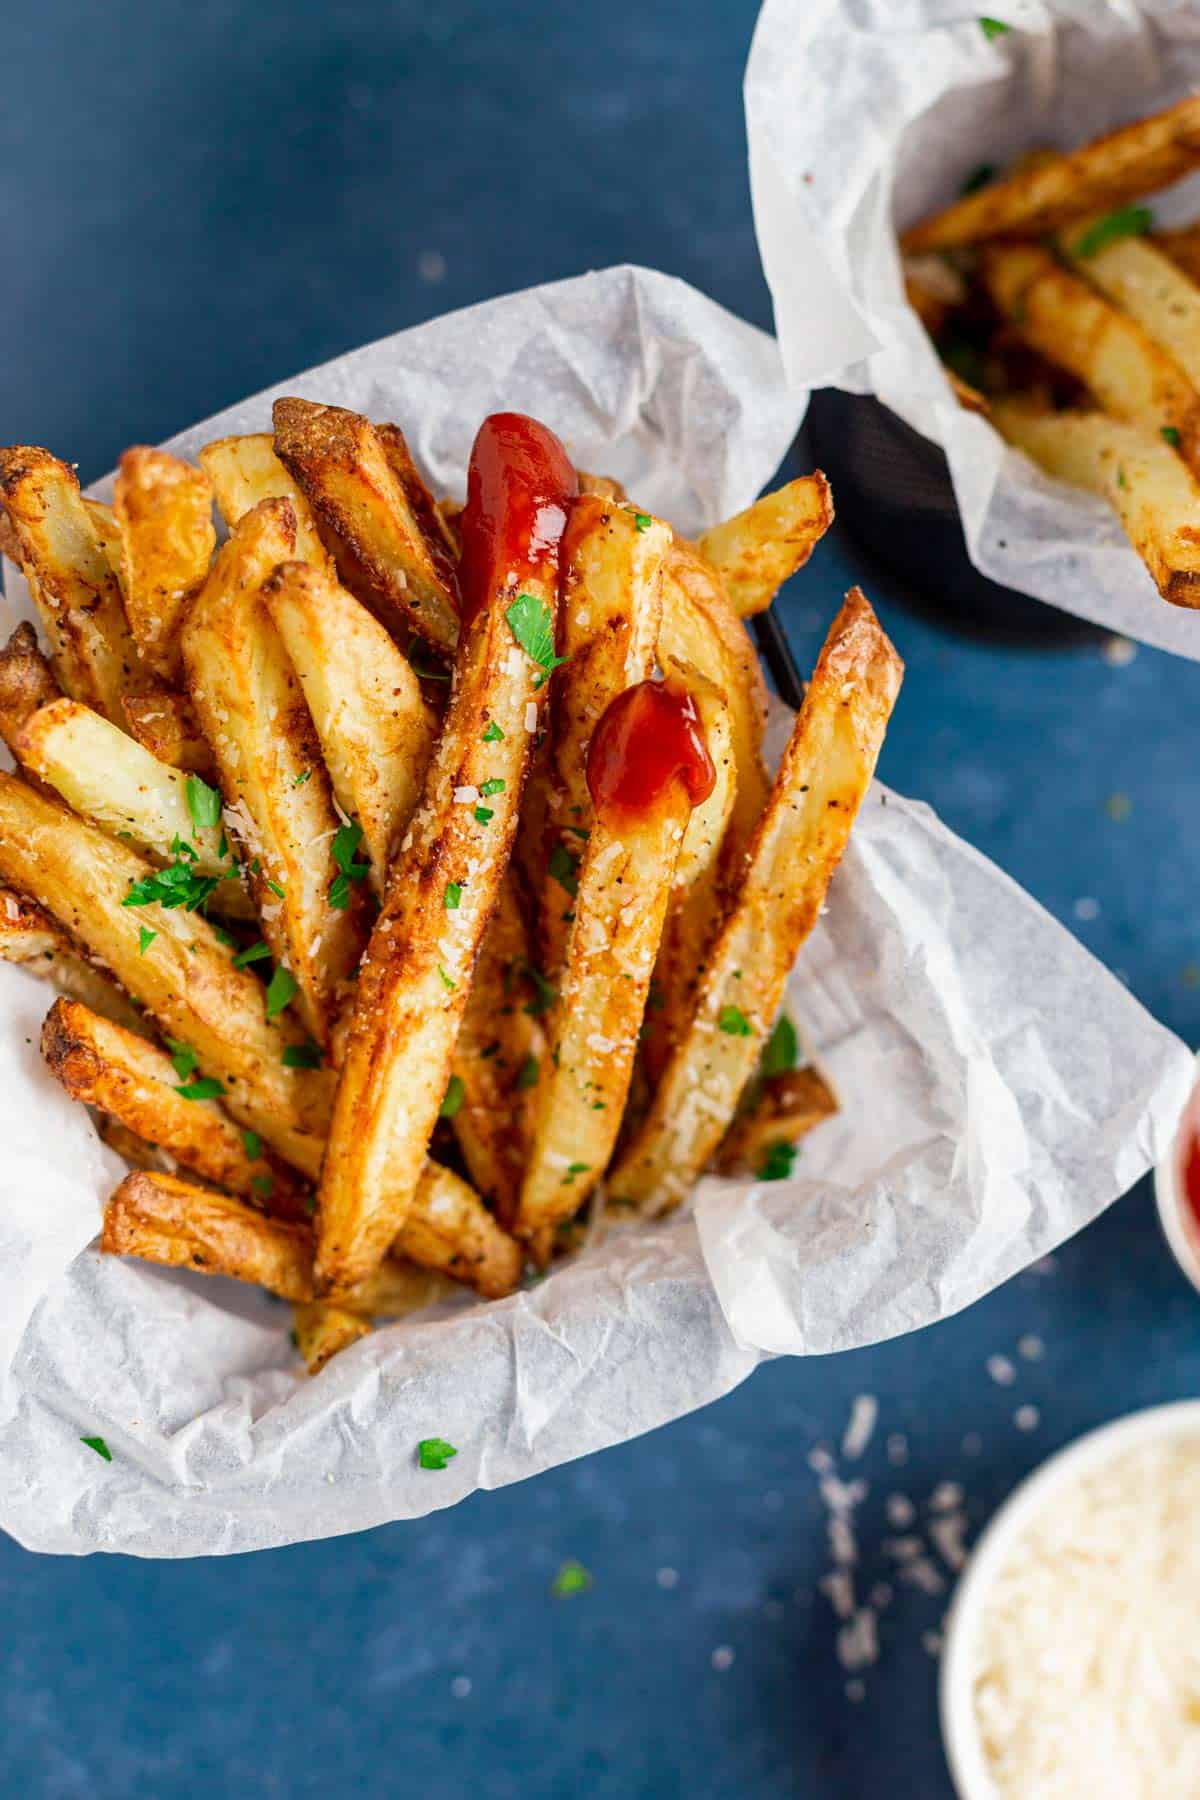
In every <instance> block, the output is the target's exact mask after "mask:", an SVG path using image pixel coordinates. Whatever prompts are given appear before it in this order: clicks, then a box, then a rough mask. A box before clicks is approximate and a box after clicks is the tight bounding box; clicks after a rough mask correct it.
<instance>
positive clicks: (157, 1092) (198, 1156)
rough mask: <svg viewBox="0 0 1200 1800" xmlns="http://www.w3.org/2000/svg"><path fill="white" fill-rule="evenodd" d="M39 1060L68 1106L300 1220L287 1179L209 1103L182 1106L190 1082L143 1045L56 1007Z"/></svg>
mask: <svg viewBox="0 0 1200 1800" xmlns="http://www.w3.org/2000/svg"><path fill="white" fill-rule="evenodd" d="M42 1056H43V1057H44V1059H45V1061H46V1065H47V1067H48V1068H49V1069H50V1072H51V1073H52V1074H53V1075H54V1077H55V1079H56V1080H58V1081H59V1082H61V1084H62V1086H63V1087H64V1088H65V1089H66V1091H67V1093H68V1094H70V1096H71V1098H72V1099H73V1100H81V1101H83V1102H84V1104H85V1105H87V1106H95V1107H99V1109H100V1110H101V1112H104V1113H108V1114H110V1115H111V1116H112V1117H113V1118H115V1119H117V1120H119V1121H120V1123H121V1124H122V1125H124V1126H125V1127H126V1128H127V1130H129V1131H132V1132H134V1133H136V1134H137V1136H138V1137H140V1138H143V1139H145V1140H146V1142H147V1143H151V1144H154V1145H155V1146H156V1147H157V1148H158V1149H160V1150H165V1151H167V1152H169V1154H170V1155H171V1156H172V1157H174V1158H175V1160H176V1161H177V1162H178V1163H181V1164H182V1165H183V1167H184V1168H185V1169H190V1170H192V1171H194V1173H195V1174H197V1175H201V1176H203V1177H204V1179H205V1180H206V1181H211V1182H213V1183H215V1185H216V1186H217V1187H220V1188H226V1189H227V1190H228V1191H229V1192H230V1193H232V1194H238V1195H240V1196H241V1197H242V1199H244V1200H249V1201H251V1202H252V1203H256V1204H258V1205H259V1206H265V1207H266V1208H267V1209H268V1210H269V1211H270V1212H272V1213H274V1214H276V1215H279V1214H286V1215H287V1216H299V1217H304V1214H305V1209H304V1206H303V1195H304V1186H303V1183H302V1182H301V1181H300V1180H299V1178H298V1177H297V1176H296V1175H295V1174H294V1172H293V1171H292V1170H291V1169H289V1168H288V1167H287V1165H286V1164H285V1163H282V1162H280V1161H279V1159H278V1158H276V1157H273V1156H271V1155H270V1154H269V1153H266V1152H264V1149H263V1144H262V1140H261V1139H260V1138H259V1136H258V1134H257V1133H256V1132H249V1131H244V1130H239V1129H238V1127H237V1126H236V1125H235V1124H234V1123H233V1120H232V1119H231V1118H230V1117H229V1115H228V1114H227V1113H226V1112H225V1110H224V1108H223V1107H222V1106H221V1105H220V1104H219V1102H217V1101H216V1100H215V1099H214V1100H206V1099H199V1100H197V1099H191V1098H187V1097H186V1093H187V1089H188V1087H189V1085H194V1081H193V1079H192V1078H191V1077H188V1078H187V1079H183V1080H181V1079H180V1076H179V1070H178V1069H177V1068H176V1066H175V1065H174V1064H173V1063H172V1061H171V1058H170V1057H169V1056H167V1054H166V1053H165V1052H164V1051H162V1050H159V1049H158V1048H156V1046H155V1045H153V1044H148V1043H147V1042H146V1041H145V1039H144V1038H141V1037H136V1036H135V1035H134V1034H133V1033H132V1032H130V1031H126V1030H124V1029H123V1028H122V1027H121V1026H120V1025H114V1024H112V1023H111V1022H110V1021H109V1020H107V1019H103V1018H100V1017H99V1016H98V1015H97V1014H96V1013H94V1012H92V1011H91V1010H90V1008H89V1007H87V1006H85V1005H82V1004H80V1002H78V1001H75V1000H65V999H60V1000H56V1001H55V1002H54V1005H53V1006H52V1007H51V1008H50V1011H49V1012H48V1013H47V1015H46V1022H45V1024H44V1025H43V1027H42ZM181 1066H182V1065H181Z"/></svg>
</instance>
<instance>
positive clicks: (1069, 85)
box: [746, 0, 1200, 658]
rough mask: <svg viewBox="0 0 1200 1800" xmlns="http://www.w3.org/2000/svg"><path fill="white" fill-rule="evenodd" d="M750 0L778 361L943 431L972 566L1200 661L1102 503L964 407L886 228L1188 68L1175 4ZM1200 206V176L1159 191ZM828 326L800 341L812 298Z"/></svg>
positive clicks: (1166, 207)
mask: <svg viewBox="0 0 1200 1800" xmlns="http://www.w3.org/2000/svg"><path fill="white" fill-rule="evenodd" d="M990 10H992V11H993V12H997V13H998V14H999V15H1000V16H1001V17H1002V18H1003V20H1004V21H1005V22H1007V23H1009V24H1011V26H1012V29H1011V30H1010V31H1008V32H1006V33H1004V34H1002V35H1001V36H998V37H995V38H993V39H990V40H989V39H988V38H987V37H986V36H985V34H984V32H983V31H982V29H981V28H980V23H979V11H980V9H979V8H978V7H977V6H976V5H975V4H974V3H973V0H765V4H764V6H763V9H762V12H761V14H760V17H759V22H758V27H757V30H756V33H755V38H754V44H753V48H752V50H751V54H750V62H749V66H748V68H747V72H746V121H747V131H748V136H749V144H750V173H751V187H752V190H753V196H754V216H755V225H756V229H757V232H758V241H759V247H760V249H761V252H762V258H763V265H764V268H765V270H766V275H767V280H768V282H769V284H770V287H771V291H772V295H773V297H774V302H775V324H776V330H777V332H778V334H779V339H780V345H781V348H782V351H783V357H784V362H785V364H786V366H787V369H788V373H789V376H790V377H791V378H792V379H793V380H794V381H795V382H796V383H797V385H798V386H801V387H805V388H812V387H815V386H817V385H819V384H820V383H823V382H828V383H830V384H832V385H834V386H837V387H841V388H844V389H846V390H847V391H848V392H851V393H871V394H875V395H876V396H877V397H878V398H879V399H880V400H882V401H883V402H884V404H885V405H887V406H889V407H890V408H891V409H892V411H893V412H896V413H898V414H899V415H900V417H901V418H902V419H904V420H905V421H906V422H907V423H908V424H909V425H911V426H913V428H914V429H915V430H917V431H919V432H921V433H923V434H924V436H925V437H927V438H931V439H932V440H933V441H934V442H935V443H937V444H940V445H941V447H942V449H943V450H944V451H945V453H946V457H947V460H948V462H949V465H950V475H951V479H952V481H953V484H954V491H955V495H956V497H957V500H958V505H959V510H960V512H961V515H962V521H963V527H964V530H965V533H966V539H967V548H968V550H969V552H970V556H971V560H972V562H973V563H974V564H975V566H976V567H977V568H979V569H981V570H982V571H983V573H984V574H985V575H990V576H992V577H993V578H994V579H995V580H996V581H999V582H1002V583H1004V585H1005V586H1007V587H1011V588H1017V589H1019V590H1021V591H1022V592H1024V593H1027V594H1033V595H1036V596H1037V597H1038V598H1040V599H1042V600H1048V601H1051V602H1052V603H1053V604H1054V605H1055V606H1060V607H1063V608H1064V609H1065V610H1066V611H1068V612H1073V613H1077V614H1079V615H1080V617H1082V618H1085V619H1093V620H1095V621H1096V623H1097V624H1100V625H1104V626H1107V627H1109V628H1110V629H1112V630H1113V631H1119V632H1122V633H1124V634H1125V635H1126V636H1128V637H1133V638H1140V639H1141V640H1142V641H1143V642H1144V643H1147V644H1154V645H1157V646H1158V647H1159V648H1160V649H1163V650H1172V651H1174V652H1175V653H1176V654H1177V655H1180V656H1188V657H1193V658H1200V616H1198V615H1197V614H1196V613H1195V612H1193V611H1191V610H1189V609H1187V608H1183V607H1175V606H1169V605H1168V604H1167V603H1166V601H1164V600H1163V599H1162V598H1161V597H1160V595H1159V594H1158V592H1157V590H1156V588H1155V586H1154V583H1153V582H1152V581H1151V579H1150V576H1149V575H1148V574H1147V573H1146V570H1145V568H1144V567H1143V565H1142V563H1141V561H1140V559H1139V558H1138V556H1137V555H1136V553H1135V552H1134V551H1133V550H1132V549H1131V548H1130V545H1129V541H1128V539H1127V538H1126V536H1125V533H1124V532H1123V531H1122V529H1121V526H1120V524H1119V522H1118V520H1117V518H1116V515H1115V514H1114V513H1113V512H1112V510H1111V509H1110V508H1109V507H1107V506H1106V505H1105V504H1104V502H1103V501H1101V500H1099V499H1097V498H1095V497H1094V496H1092V495H1088V494H1084V493H1081V492H1079V491H1078V490H1076V489H1073V488H1070V487H1067V486H1065V485H1064V484H1062V483H1060V482H1055V481H1051V480H1050V479H1049V478H1048V477H1047V476H1045V475H1043V474H1042V472H1041V471H1040V470H1039V469H1037V468H1036V467H1035V465H1034V464H1033V463H1032V462H1030V461H1029V460H1028V459H1027V458H1026V457H1024V456H1022V455H1020V454H1019V453H1018V452H1016V451H1013V450H1010V449H1009V448H1008V447H1007V446H1006V445H1005V444H1004V442H1003V440H1002V439H1001V438H1000V436H999V435H998V433H997V432H995V431H994V430H993V429H992V427H991V426H990V425H989V424H988V423H987V421H986V420H985V419H983V418H981V417H979V416H978V415H976V414H971V413H967V412H964V411H963V410H962V408H961V407H960V406H959V405H958V404H957V402H956V401H955V399H954V397H953V394H952V393H951V391H950V388H949V385H948V383H947V381H946V378H945V375H944V373H943V372H942V368H941V364H940V363H939V361H938V357H937V354H936V352H935V351H934V349H933V346H932V344H931V343H930V341H929V339H928V337H927V336H926V333H925V331H924V329H923V328H922V326H921V323H920V321H919V320H918V319H917V317H916V315H915V314H914V313H913V311H912V310H911V308H910V307H909V306H908V304H907V302H906V300H905V297H904V286H903V280H902V276H901V269H900V260H899V254H898V252H897V249H896V228H897V226H899V227H903V226H905V225H909V224H911V223H912V222H913V221H914V220H916V219H919V218H922V217H924V216H925V214H927V213H929V212H931V211H933V210H935V209H936V208H938V207H940V206H943V205H945V204H946V203H947V202H948V201H950V200H952V199H954V198H955V197H956V196H957V195H958V193H959V191H960V190H961V187H962V184H963V181H964V180H965V178H966V177H967V176H968V175H969V174H970V173H971V172H972V171H973V170H975V169H977V168H978V167H979V166H980V164H981V163H990V164H993V165H995V166H997V167H1003V166H1004V164H1005V163H1007V162H1009V161H1011V160H1012V159H1013V157H1014V156H1016V155H1017V154H1018V153H1019V152H1020V151H1022V150H1025V149H1028V148H1030V147H1031V146H1033V145H1042V144H1053V145H1055V146H1058V147H1060V148H1063V149H1070V148H1074V147H1075V146H1077V145H1078V144H1081V143H1085V142H1087V141H1088V139H1090V138H1092V137H1094V136H1097V135H1098V134H1099V133H1100V132H1102V131H1107V130H1109V129H1111V128H1112V127H1113V126H1116V125H1119V124H1123V123H1125V122H1126V121H1127V120H1129V119H1131V118H1136V117H1139V116H1140V115H1142V114H1144V113H1149V112H1154V111H1156V110H1158V109H1159V108H1160V107H1163V106H1167V105H1169V104H1170V103H1171V102H1172V101H1175V100H1178V99H1181V98H1182V97H1183V96H1184V95H1185V94H1187V93H1190V92H1191V91H1192V90H1193V89H1194V88H1196V86H1197V85H1198V84H1200V12H1198V11H1197V9H1196V7H1195V6H1194V5H1193V4H1191V3H1190V0H1004V3H1003V4H997V6H996V7H995V8H991V9H990ZM1154 206H1155V213H1156V216H1157V217H1158V218H1159V219H1160V220H1162V221H1163V222H1164V223H1167V224H1173V223H1182V222H1183V221H1184V220H1191V219H1194V218H1196V217H1198V216H1200V177H1196V176H1193V177H1191V178H1189V180H1187V181H1186V182H1183V183H1180V184H1179V185H1178V186H1177V187H1175V188H1172V189H1169V190H1167V192H1166V194H1165V195H1164V196H1163V197H1162V198H1161V199H1158V200H1156V201H1155V203H1154ZM831 294H832V295H833V296H835V298H834V300H833V302H832V306H833V308H834V309H835V316H836V317H837V318H838V319H839V320H840V322H841V326H842V329H841V332H840V334H834V335H833V336H830V335H829V334H827V333H823V334H822V336H821V339H820V342H819V344H818V343H817V342H815V341H814V339H813V336H812V333H811V331H810V328H809V320H810V319H811V317H812V316H813V314H814V311H815V312H819V314H820V316H821V317H822V318H827V317H829V316H830V312H831V298H830V296H831Z"/></svg>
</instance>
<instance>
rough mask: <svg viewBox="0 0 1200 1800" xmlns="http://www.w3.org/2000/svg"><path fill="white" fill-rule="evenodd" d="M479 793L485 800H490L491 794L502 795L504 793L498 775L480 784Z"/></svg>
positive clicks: (501, 780)
mask: <svg viewBox="0 0 1200 1800" xmlns="http://www.w3.org/2000/svg"><path fill="white" fill-rule="evenodd" d="M479 791H480V793H481V794H482V795H483V797H484V799H485V800H490V799H491V797H492V795H493V794H502V793H503V792H504V781H503V778H502V777H501V776H499V775H493V776H492V778H491V780H490V781H485V782H482V783H481V785H480V788H479Z"/></svg>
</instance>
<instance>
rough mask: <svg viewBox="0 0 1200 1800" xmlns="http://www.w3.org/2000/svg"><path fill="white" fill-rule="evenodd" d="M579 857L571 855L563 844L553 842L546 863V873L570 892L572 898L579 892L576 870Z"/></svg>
mask: <svg viewBox="0 0 1200 1800" xmlns="http://www.w3.org/2000/svg"><path fill="white" fill-rule="evenodd" d="M578 868H579V858H578V857H577V856H572V855H571V852H570V851H569V850H568V849H567V847H566V845H565V844H555V846H554V848H553V850H552V851H551V852H550V861H549V862H548V863H547V865H546V869H547V873H548V874H549V876H550V879H551V880H552V881H557V883H558V885H559V887H560V888H562V889H563V890H564V891H565V892H566V893H568V894H570V896H571V898H572V900H573V899H574V898H575V896H576V894H577V893H578V892H579V881H578V878H577V875H576V870H577V869H578Z"/></svg>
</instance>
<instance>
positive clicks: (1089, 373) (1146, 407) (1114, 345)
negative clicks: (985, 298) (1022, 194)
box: [981, 244, 1200, 471]
mask: <svg viewBox="0 0 1200 1800" xmlns="http://www.w3.org/2000/svg"><path fill="white" fill-rule="evenodd" d="M981 273H982V277H983V283H984V286H985V287H986V289H987V290H988V292H989V293H990V295H991V297H992V299H993V300H994V301H995V303H996V305H997V306H998V307H999V308H1000V311H1001V312H1002V313H1004V314H1005V316H1006V317H1007V318H1008V319H1009V320H1010V322H1011V323H1012V325H1013V326H1014V327H1015V329H1016V330H1017V331H1018V332H1019V333H1020V335H1021V337H1022V338H1024V340H1025V341H1026V343H1028V344H1032V346H1033V348H1034V349H1035V350H1038V351H1040V352H1041V353H1042V355H1043V356H1047V357H1049V358H1050V360H1051V361H1052V362H1055V363H1057V364H1058V365H1059V367H1061V368H1064V369H1067V370H1069V372H1070V373H1071V374H1072V375H1074V376H1076V377H1077V378H1078V379H1079V380H1080V381H1082V382H1083V383H1084V384H1085V385H1086V386H1087V387H1088V388H1090V389H1091V391H1092V393H1093V394H1094V395H1095V396H1096V399H1097V400H1098V401H1099V403H1100V405H1101V406H1102V407H1103V409H1104V411H1105V412H1107V413H1110V414H1111V415H1112V416H1113V417H1114V418H1118V419H1125V420H1127V421H1128V422H1129V423H1130V424H1133V425H1142V426H1144V427H1145V428H1146V430H1148V431H1151V432H1155V433H1157V434H1158V435H1160V436H1161V435H1163V434H1164V433H1166V434H1167V436H1168V440H1169V441H1170V442H1171V443H1174V444H1177V445H1178V448H1179V453H1180V455H1181V456H1182V457H1183V459H1184V461H1185V462H1186V463H1188V464H1189V466H1190V467H1192V468H1193V469H1196V470H1197V471H1200V394H1198V393H1197V391H1196V389H1195V388H1194V387H1193V386H1192V384H1191V382H1190V381H1189V380H1188V379H1187V377H1186V375H1184V373H1183V371H1182V370H1181V369H1180V368H1179V366H1178V364H1177V363H1176V362H1175V361H1174V360H1173V359H1172V358H1171V357H1170V356H1168V355H1167V353H1166V351H1165V350H1161V349H1160V348H1159V346H1158V345H1157V344H1156V343H1155V342H1154V340H1153V338H1151V337H1150V336H1149V335H1148V333H1147V332H1146V331H1145V330H1143V328H1142V327H1141V326H1140V325H1138V324H1137V323H1136V322H1135V321H1134V320H1133V319H1131V318H1129V317H1128V316H1127V315H1126V314H1125V313H1122V312H1119V311H1118V310H1117V309H1116V307H1114V306H1110V305H1109V303H1108V301H1107V300H1105V299H1103V298H1102V297H1101V296H1100V295H1099V294H1098V293H1097V292H1096V291H1095V289H1094V288H1091V287H1089V286H1088V284H1087V283H1086V282H1084V281H1081V280H1080V279H1079V277H1078V276H1077V275H1072V274H1071V273H1070V272H1069V271H1068V270H1067V269H1064V268H1063V267H1062V266H1061V265H1060V264H1059V263H1057V262H1056V261H1055V259H1054V257H1053V256H1052V255H1051V254H1050V252H1049V251H1048V250H1043V249H1041V248H1040V247H1039V246H1037V245H1034V244H1005V245H994V246H990V247H989V248H987V249H985V250H984V251H983V253H982V262H981Z"/></svg>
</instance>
